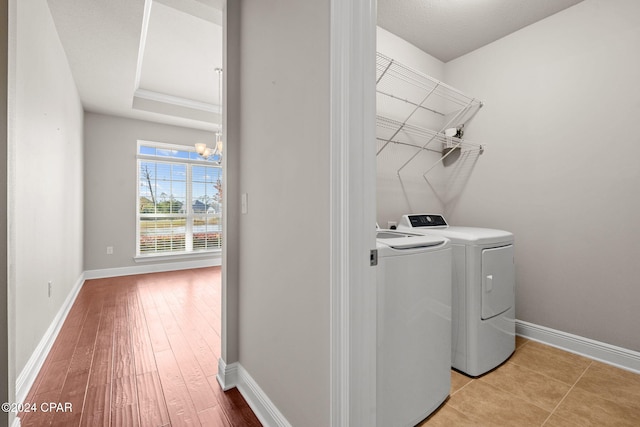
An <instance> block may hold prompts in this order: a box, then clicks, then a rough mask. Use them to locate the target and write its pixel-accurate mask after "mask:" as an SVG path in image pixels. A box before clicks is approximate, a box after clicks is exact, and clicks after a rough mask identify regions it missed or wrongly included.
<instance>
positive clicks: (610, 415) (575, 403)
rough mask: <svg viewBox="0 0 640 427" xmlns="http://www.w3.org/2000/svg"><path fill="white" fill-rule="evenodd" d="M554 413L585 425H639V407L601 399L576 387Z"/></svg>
mask: <svg viewBox="0 0 640 427" xmlns="http://www.w3.org/2000/svg"><path fill="white" fill-rule="evenodd" d="M554 415H557V416H558V417H561V418H564V419H566V420H572V421H575V422H576V423H578V425H580V426H585V427H587V426H598V427H601V426H617V427H624V426H629V427H637V426H639V425H640V409H638V408H633V407H630V406H626V405H621V404H619V403H616V402H612V401H610V400H607V399H603V398H602V397H600V396H598V395H596V394H593V393H589V392H588V391H585V390H582V389H580V388H577V387H574V388H573V389H572V390H571V391H570V392H569V394H568V395H567V397H565V399H564V400H563V401H562V403H561V404H560V405H559V406H558V408H557V409H556V410H555V412H554Z"/></svg>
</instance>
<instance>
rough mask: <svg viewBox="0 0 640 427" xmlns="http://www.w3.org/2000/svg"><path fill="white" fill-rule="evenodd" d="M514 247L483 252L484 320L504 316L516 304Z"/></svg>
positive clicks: (502, 247) (503, 247)
mask: <svg viewBox="0 0 640 427" xmlns="http://www.w3.org/2000/svg"><path fill="white" fill-rule="evenodd" d="M513 262H514V261H513V245H509V246H501V247H498V248H490V249H484V250H483V251H482V320H486V319H489V318H491V317H494V316H497V315H498V314H502V313H504V312H505V311H507V310H508V309H509V308H511V307H512V306H513V305H514V304H515V281H516V277H515V266H514V264H513Z"/></svg>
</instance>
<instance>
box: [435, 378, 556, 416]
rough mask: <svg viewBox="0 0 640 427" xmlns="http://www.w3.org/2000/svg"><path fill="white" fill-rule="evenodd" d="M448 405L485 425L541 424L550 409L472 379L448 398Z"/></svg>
mask: <svg viewBox="0 0 640 427" xmlns="http://www.w3.org/2000/svg"><path fill="white" fill-rule="evenodd" d="M447 406H451V407H452V408H454V409H456V410H457V411H459V412H461V413H462V414H464V415H465V416H467V417H469V418H470V419H472V420H474V421H477V422H479V425H487V426H519V427H525V426H540V425H542V423H543V422H544V421H545V420H546V419H547V417H548V416H549V412H548V411H545V410H544V409H541V408H539V407H537V406H535V405H533V404H531V403H528V402H525V401H524V400H521V399H518V398H516V397H515V396H512V395H510V394H509V393H506V392H504V391H501V390H498V389H497V388H495V387H493V386H491V385H489V384H487V383H485V382H483V381H472V382H471V383H469V384H468V385H466V386H465V387H464V388H463V389H461V390H460V391H458V392H457V393H456V394H454V395H453V396H451V397H450V398H449V401H448V402H447Z"/></svg>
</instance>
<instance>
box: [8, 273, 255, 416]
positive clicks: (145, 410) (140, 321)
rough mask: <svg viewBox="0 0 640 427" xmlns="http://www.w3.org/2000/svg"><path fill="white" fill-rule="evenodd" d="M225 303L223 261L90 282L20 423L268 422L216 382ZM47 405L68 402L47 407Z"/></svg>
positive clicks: (48, 360) (83, 289) (43, 370)
mask: <svg viewBox="0 0 640 427" xmlns="http://www.w3.org/2000/svg"><path fill="white" fill-rule="evenodd" d="M220 307H221V291H220V268H219V267H211V268H202V269H195V270H183V271H176V272H168V273H154V274H143V275H135V276H124V277H116V278H108V279H96V280H88V281H87V282H86V283H85V284H84V286H83V288H82V290H81V291H80V293H79V294H78V297H77V299H76V301H75V303H74V305H73V307H72V308H71V311H70V312H69V315H68V317H67V319H66V321H65V323H64V325H63V327H62V329H61V331H60V334H59V335H58V338H57V339H56V342H55V344H54V345H53V348H52V349H51V352H50V353H49V356H48V357H47V360H46V361H45V364H44V366H43V367H42V369H41V371H40V373H39V375H38V377H37V378H36V380H35V382H34V384H33V386H32V387H31V390H30V392H29V394H28V396H27V399H26V400H25V403H34V404H35V405H34V406H33V407H34V408H35V409H36V411H34V412H24V413H21V414H20V415H19V416H20V418H21V425H22V426H38V427H40V426H48V425H51V426H64V427H71V426H127V427H128V426H142V427H146V426H187V425H188V426H206V427H209V426H212V427H214V426H242V427H253V426H260V422H259V421H258V419H257V418H256V416H255V415H254V414H253V412H252V411H251V409H250V408H249V406H248V405H247V403H246V402H245V401H244V399H243V397H242V396H241V395H240V393H239V392H238V391H237V390H236V389H232V390H230V391H228V392H223V391H222V390H221V389H220V386H219V385H218V383H217V381H216V377H215V375H216V373H217V369H218V365H217V363H218V358H219V357H220ZM48 402H54V403H61V404H62V406H61V407H57V408H56V409H59V411H55V410H54V411H46V412H45V411H43V410H42V406H41V405H42V404H43V403H48ZM66 403H69V404H71V408H72V410H71V411H68V410H67V411H65V410H64V409H65V408H64V405H65V404H66ZM47 408H48V406H47ZM67 408H68V406H67Z"/></svg>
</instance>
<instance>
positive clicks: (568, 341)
mask: <svg viewBox="0 0 640 427" xmlns="http://www.w3.org/2000/svg"><path fill="white" fill-rule="evenodd" d="M516 335H520V336H521V337H524V338H528V339H531V340H534V341H538V342H541V343H543V344H547V345H550V346H552V347H557V348H560V349H562V350H566V351H568V352H570V353H575V354H579V355H581V356H585V357H588V358H589V359H594V360H597V361H600V362H603V363H606V364H609V365H613V366H616V367H618V368H621V369H625V370H627V371H632V372H635V373H640V353H639V352H637V351H633V350H629V349H626V348H622V347H617V346H614V345H611V344H607V343H603V342H600V341H595V340H592V339H589V338H585V337H581V336H578V335H573V334H570V333H567V332H562V331H558V330H555V329H551V328H547V327H545V326H539V325H535V324H533V323H528V322H523V321H522V320H516Z"/></svg>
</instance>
